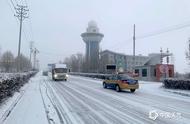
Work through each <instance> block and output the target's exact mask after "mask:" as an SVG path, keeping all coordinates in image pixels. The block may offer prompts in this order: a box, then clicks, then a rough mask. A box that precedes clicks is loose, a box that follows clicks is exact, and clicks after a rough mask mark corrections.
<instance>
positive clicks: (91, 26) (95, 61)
mask: <svg viewBox="0 0 190 124" xmlns="http://www.w3.org/2000/svg"><path fill="white" fill-rule="evenodd" d="M81 37H82V39H83V41H84V42H85V44H86V70H87V72H98V67H99V66H98V65H99V44H100V41H101V40H102V38H103V37H104V35H103V34H102V33H100V32H99V28H98V26H97V24H96V22H95V21H90V22H89V23H88V27H87V29H86V32H84V33H82V34H81Z"/></svg>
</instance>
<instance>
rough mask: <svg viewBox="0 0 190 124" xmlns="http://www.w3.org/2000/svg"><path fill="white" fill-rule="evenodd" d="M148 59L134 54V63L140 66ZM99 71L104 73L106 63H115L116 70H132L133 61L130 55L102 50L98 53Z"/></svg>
mask: <svg viewBox="0 0 190 124" xmlns="http://www.w3.org/2000/svg"><path fill="white" fill-rule="evenodd" d="M148 60H149V57H148V56H142V55H138V56H135V65H136V66H142V65H144V64H145V63H146V62H147V61H148ZM100 64H101V68H100V71H101V72H103V73H106V68H105V67H106V65H107V64H116V66H117V71H121V72H122V71H123V72H131V71H132V70H133V66H134V62H133V56H132V55H125V54H122V53H116V52H113V51H110V50H104V51H102V52H101V53H100Z"/></svg>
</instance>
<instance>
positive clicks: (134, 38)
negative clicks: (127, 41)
mask: <svg viewBox="0 0 190 124" xmlns="http://www.w3.org/2000/svg"><path fill="white" fill-rule="evenodd" d="M135 40H136V37H135V24H134V27H133V73H135Z"/></svg>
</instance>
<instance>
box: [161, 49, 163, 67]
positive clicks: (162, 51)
mask: <svg viewBox="0 0 190 124" xmlns="http://www.w3.org/2000/svg"><path fill="white" fill-rule="evenodd" d="M162 63H163V50H162V47H161V48H160V64H162Z"/></svg>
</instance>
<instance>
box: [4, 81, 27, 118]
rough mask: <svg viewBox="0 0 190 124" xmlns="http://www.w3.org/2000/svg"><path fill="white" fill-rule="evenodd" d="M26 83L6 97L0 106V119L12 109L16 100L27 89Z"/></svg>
mask: <svg viewBox="0 0 190 124" xmlns="http://www.w3.org/2000/svg"><path fill="white" fill-rule="evenodd" d="M27 88H28V84H25V85H24V86H23V87H22V88H21V89H20V90H19V92H15V93H14V95H13V96H12V97H9V98H7V99H6V100H5V101H4V102H3V103H1V106H0V121H2V119H4V118H5V116H7V114H8V113H9V112H10V111H11V110H12V109H13V107H14V106H15V105H16V104H17V102H18V100H19V99H20V98H21V97H22V95H23V94H24V92H25V91H26V90H27Z"/></svg>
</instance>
